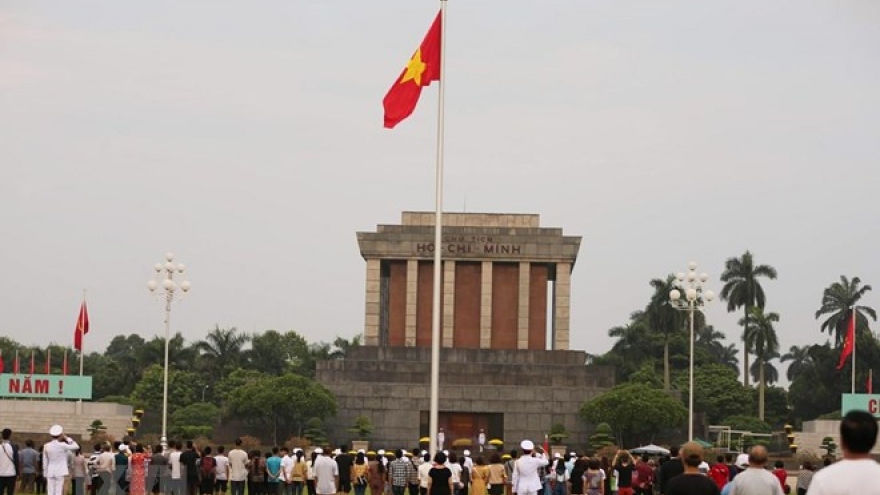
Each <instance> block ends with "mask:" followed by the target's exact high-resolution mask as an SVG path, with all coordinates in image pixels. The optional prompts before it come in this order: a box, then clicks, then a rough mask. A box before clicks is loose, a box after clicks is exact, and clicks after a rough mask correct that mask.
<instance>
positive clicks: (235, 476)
mask: <svg viewBox="0 0 880 495" xmlns="http://www.w3.org/2000/svg"><path fill="white" fill-rule="evenodd" d="M247 475H248V455H247V452H245V451H244V449H242V448H241V439H240V438H236V439H235V448H234V449H232V450H230V451H229V480H230V484H231V488H232V490H231V491H232V494H231V495H244V487H245V482H246V481H247Z"/></svg>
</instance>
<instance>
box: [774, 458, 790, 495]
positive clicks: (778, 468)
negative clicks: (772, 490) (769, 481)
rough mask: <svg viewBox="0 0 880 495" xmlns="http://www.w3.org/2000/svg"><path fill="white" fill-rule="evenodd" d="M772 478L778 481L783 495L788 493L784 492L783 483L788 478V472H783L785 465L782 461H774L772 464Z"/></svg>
mask: <svg viewBox="0 0 880 495" xmlns="http://www.w3.org/2000/svg"><path fill="white" fill-rule="evenodd" d="M773 476H776V478H778V479H779V486H781V487H782V491H783V493H788V492H786V491H785V481H786V479H787V478H788V471H786V470H785V464H783V463H782V461H776V462H775V463H773Z"/></svg>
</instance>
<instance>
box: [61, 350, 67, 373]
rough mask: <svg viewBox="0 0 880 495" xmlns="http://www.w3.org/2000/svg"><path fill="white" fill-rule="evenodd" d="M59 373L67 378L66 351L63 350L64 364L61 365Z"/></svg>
mask: <svg viewBox="0 0 880 495" xmlns="http://www.w3.org/2000/svg"><path fill="white" fill-rule="evenodd" d="M61 373H62V374H63V375H65V376H67V349H64V364H62V365H61Z"/></svg>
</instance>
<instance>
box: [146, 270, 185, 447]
mask: <svg viewBox="0 0 880 495" xmlns="http://www.w3.org/2000/svg"><path fill="white" fill-rule="evenodd" d="M153 269H154V270H156V276H155V278H153V279H152V280H150V281H149V282H147V289H149V290H150V293H151V294H155V293H156V291H157V290H158V289H159V288H160V285H161V290H162V291H164V293H165V367H164V370H163V377H162V439H161V443H162V447H163V448H164V447H167V446H168V436H167V431H168V430H167V427H168V341H169V339H170V338H171V301H173V300H174V293H175V291H177V289H180V290H181V291H182V292H189V289H190V287H191V285H190V283H189V281H188V280H181V281H180V283H179V284H178V283H177V282H175V281H174V276H175V275H179V276H181V277H183V272H184V270H186V267H185V266H184V265H183V263H174V255H173V254H171V253H166V254H165V262H164V263H156V264H155V265H153ZM160 282H161V284H160Z"/></svg>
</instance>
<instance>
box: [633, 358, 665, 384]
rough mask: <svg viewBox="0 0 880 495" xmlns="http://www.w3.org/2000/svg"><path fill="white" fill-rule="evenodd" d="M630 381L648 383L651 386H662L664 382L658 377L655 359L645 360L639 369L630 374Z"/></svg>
mask: <svg viewBox="0 0 880 495" xmlns="http://www.w3.org/2000/svg"><path fill="white" fill-rule="evenodd" d="M629 382H630V383H641V384H643V385H648V386H650V387H656V388H660V387H661V386H663V384H662V383H661V382H660V379H659V378H657V372H656V371H655V370H654V362H653V361H645V362H644V363H643V364H642V367H641V368H639V369H638V371H636V372H634V373H633V374H631V375H629Z"/></svg>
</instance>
